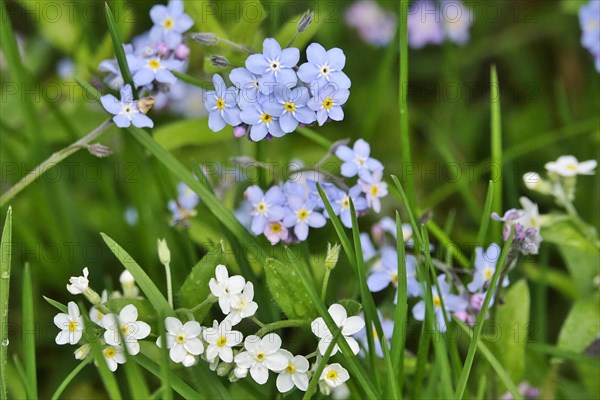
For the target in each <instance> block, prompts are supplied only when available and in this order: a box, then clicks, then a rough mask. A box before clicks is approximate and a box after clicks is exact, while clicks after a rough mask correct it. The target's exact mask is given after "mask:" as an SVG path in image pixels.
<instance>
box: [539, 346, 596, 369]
mask: <svg viewBox="0 0 600 400" xmlns="http://www.w3.org/2000/svg"><path fill="white" fill-rule="evenodd" d="M527 348H528V349H529V350H533V351H537V352H539V353H544V354H548V355H551V356H553V357H556V358H564V359H566V360H569V361H573V362H576V363H581V364H589V365H592V366H595V367H596V368H599V367H600V365H599V364H598V359H597V358H595V357H592V356H588V355H585V354H579V353H575V352H574V351H570V350H565V349H561V348H560V347H556V346H551V345H549V344H544V343H528V344H527Z"/></svg>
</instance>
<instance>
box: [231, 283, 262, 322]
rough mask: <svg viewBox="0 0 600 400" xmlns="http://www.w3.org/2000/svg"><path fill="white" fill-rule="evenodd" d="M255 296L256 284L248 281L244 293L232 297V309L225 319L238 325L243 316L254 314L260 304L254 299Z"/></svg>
mask: <svg viewBox="0 0 600 400" xmlns="http://www.w3.org/2000/svg"><path fill="white" fill-rule="evenodd" d="M253 298H254V285H252V282H246V285H245V286H244V290H243V291H242V293H240V294H237V295H233V296H232V297H231V304H230V305H231V309H230V312H229V315H227V317H225V320H226V321H229V322H231V325H237V324H239V323H240V321H241V320H242V319H243V318H248V317H251V316H253V315H254V313H256V310H258V304H256V302H255V301H253V300H252V299H253Z"/></svg>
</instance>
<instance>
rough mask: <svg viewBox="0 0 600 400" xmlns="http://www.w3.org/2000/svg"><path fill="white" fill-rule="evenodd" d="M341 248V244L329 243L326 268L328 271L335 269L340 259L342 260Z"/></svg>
mask: <svg viewBox="0 0 600 400" xmlns="http://www.w3.org/2000/svg"><path fill="white" fill-rule="evenodd" d="M340 248H341V246H340V245H339V243H336V244H334V245H333V246H332V245H331V243H327V255H326V256H325V267H326V268H327V269H328V270H330V271H331V270H332V269H334V268H335V266H336V264H337V262H338V259H339V258H340Z"/></svg>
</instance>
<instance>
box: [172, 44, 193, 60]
mask: <svg viewBox="0 0 600 400" xmlns="http://www.w3.org/2000/svg"><path fill="white" fill-rule="evenodd" d="M189 55H190V48H189V47H187V46H186V45H185V44H183V43H180V44H178V45H177V47H175V57H176V58H177V59H178V60H185V59H187V58H188V56H189Z"/></svg>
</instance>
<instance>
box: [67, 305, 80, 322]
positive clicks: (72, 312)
mask: <svg viewBox="0 0 600 400" xmlns="http://www.w3.org/2000/svg"><path fill="white" fill-rule="evenodd" d="M67 308H68V309H69V317H71V319H77V317H79V315H80V313H79V307H77V304H75V302H74V301H70V302H69V304H67Z"/></svg>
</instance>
